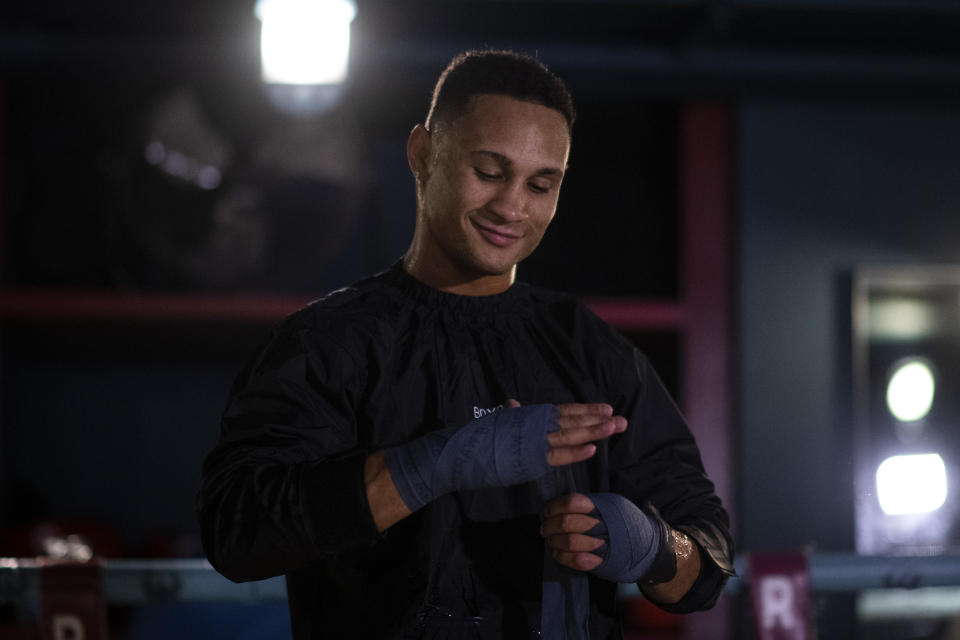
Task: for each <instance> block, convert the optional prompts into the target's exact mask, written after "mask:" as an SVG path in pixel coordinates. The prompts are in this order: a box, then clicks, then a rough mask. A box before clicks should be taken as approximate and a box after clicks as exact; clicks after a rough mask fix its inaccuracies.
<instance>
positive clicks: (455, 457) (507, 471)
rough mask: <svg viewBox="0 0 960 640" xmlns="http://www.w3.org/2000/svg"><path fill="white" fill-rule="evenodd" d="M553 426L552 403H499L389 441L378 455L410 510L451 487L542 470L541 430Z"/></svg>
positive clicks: (505, 480)
mask: <svg viewBox="0 0 960 640" xmlns="http://www.w3.org/2000/svg"><path fill="white" fill-rule="evenodd" d="M559 428H560V427H559V425H558V424H557V416H556V408H555V407H554V405H552V404H534V405H529V406H523V407H518V408H516V409H500V410H498V411H495V412H493V413H491V414H487V415H485V416H483V417H482V418H477V419H476V420H472V421H470V422H468V423H467V424H466V425H465V426H463V427H462V428H450V429H440V430H438V431H433V432H431V433H428V434H426V435H424V436H422V437H420V438H417V439H416V440H412V441H411V442H408V443H406V444H403V445H399V446H396V447H391V448H389V449H387V450H386V451H385V452H384V455H385V457H384V459H385V461H386V465H387V468H388V469H389V470H390V476H391V478H392V479H393V483H394V485H395V486H396V487H397V491H398V492H399V493H400V497H401V498H402V499H403V502H404V503H405V504H406V505H407V507H409V509H410V510H411V511H416V510H417V509H419V508H420V507H422V506H423V505H425V504H427V503H428V502H430V501H431V500H433V499H435V498H437V497H438V496H441V495H443V494H445V493H450V492H451V491H457V490H470V489H484V488H490V487H508V486H511V485H515V484H522V483H524V482H529V481H531V480H535V479H537V478H539V477H540V476H542V475H544V474H546V473H547V471H549V469H550V466H549V465H548V464H547V451H548V450H549V444H548V443H547V435H548V434H549V433H551V432H553V431H556V430H557V429H559Z"/></svg>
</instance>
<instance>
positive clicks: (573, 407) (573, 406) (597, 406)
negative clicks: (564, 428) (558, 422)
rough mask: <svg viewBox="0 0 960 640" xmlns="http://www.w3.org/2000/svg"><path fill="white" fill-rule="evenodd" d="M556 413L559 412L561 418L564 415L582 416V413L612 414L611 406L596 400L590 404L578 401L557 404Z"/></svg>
mask: <svg viewBox="0 0 960 640" xmlns="http://www.w3.org/2000/svg"><path fill="white" fill-rule="evenodd" d="M557 414H559V415H560V417H561V418H562V417H566V416H583V415H595V416H612V415H613V407H611V406H610V405H609V404H607V403H605V402H596V403H592V404H580V403H570V404H558V405H557Z"/></svg>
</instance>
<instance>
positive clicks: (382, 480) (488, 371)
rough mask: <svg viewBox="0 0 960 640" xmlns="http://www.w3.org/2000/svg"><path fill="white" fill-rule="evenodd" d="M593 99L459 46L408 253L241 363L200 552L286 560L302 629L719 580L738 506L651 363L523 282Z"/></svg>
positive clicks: (706, 591) (209, 485)
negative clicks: (581, 99) (583, 103)
mask: <svg viewBox="0 0 960 640" xmlns="http://www.w3.org/2000/svg"><path fill="white" fill-rule="evenodd" d="M573 120H574V110H573V106H572V101H571V99H570V96H569V94H568V92H567V90H566V88H565V87H564V86H563V83H562V82H561V81H560V80H559V79H558V78H556V77H555V76H553V75H552V74H551V73H550V72H549V71H548V70H547V69H546V68H545V67H544V66H543V65H542V64H541V63H539V62H538V61H536V60H533V59H531V58H528V57H525V56H519V55H516V54H513V53H509V52H473V53H470V54H465V55H462V56H458V57H457V58H456V59H454V61H453V62H451V64H450V66H448V68H447V70H446V71H444V73H443V75H442V76H441V78H440V80H439V81H438V83H437V87H436V88H435V91H434V97H433V103H432V105H431V109H430V113H429V115H428V117H427V120H426V122H425V124H424V125H417V126H416V127H415V128H414V129H413V131H412V133H411V134H410V138H409V141H408V144H407V157H408V160H409V163H410V168H411V170H412V172H413V175H414V178H415V180H416V193H417V223H416V229H415V232H414V237H413V240H412V242H411V245H410V249H409V250H408V251H407V253H406V255H405V256H404V258H403V260H402V261H400V262H398V263H397V264H395V265H394V266H393V267H391V268H390V269H388V270H387V271H385V272H383V273H381V274H377V275H376V276H372V277H370V278H367V279H365V280H362V281H360V282H359V283H357V284H355V285H353V286H351V287H349V288H346V289H343V290H340V291H337V292H334V293H332V294H330V295H328V296H327V297H325V298H323V299H321V300H319V301H317V302H315V303H313V304H312V305H310V306H309V307H307V308H305V309H303V310H301V311H300V312H298V313H296V314H294V315H292V316H291V317H290V318H288V319H287V320H286V321H285V322H284V323H283V324H282V325H281V326H280V327H278V329H277V330H276V331H275V333H274V336H273V339H272V341H271V342H270V344H269V345H268V346H267V347H266V349H265V350H264V351H263V352H262V353H261V354H259V356H258V357H257V358H256V359H255V360H254V361H253V362H252V364H251V365H250V366H249V367H248V369H247V370H246V371H245V372H244V373H242V374H241V376H240V377H239V378H238V379H237V382H236V384H235V386H234V388H233V390H232V393H231V398H230V401H229V403H228V406H227V409H226V412H225V414H224V418H223V423H222V428H221V439H220V443H219V444H218V446H217V447H216V449H215V450H214V451H213V452H212V453H211V454H210V456H209V457H208V459H207V461H206V463H205V465H204V482H203V486H202V488H201V493H200V496H199V501H198V506H199V513H200V520H201V524H202V530H203V536H204V544H205V549H206V551H207V555H208V556H209V558H210V561H211V563H212V564H213V565H214V566H215V567H216V568H217V569H218V570H219V571H221V572H222V573H223V574H224V575H226V576H227V577H229V578H231V579H233V580H253V579H260V578H265V577H268V576H274V575H279V574H286V576H287V584H288V593H289V599H290V608H291V619H292V624H293V627H294V636H295V637H296V638H298V639H303V638H327V637H330V638H334V637H356V638H401V637H403V638H408V637H410V638H420V637H427V638H465V637H475V638H526V637H537V634H542V637H548V638H554V637H556V638H563V637H566V638H586V637H589V638H615V637H619V629H618V625H617V621H616V617H615V604H616V591H617V583H619V582H637V583H638V584H640V586H641V589H642V590H643V591H644V593H645V594H646V595H647V596H648V597H649V598H650V599H652V600H653V601H654V602H656V603H658V604H659V605H660V606H662V607H663V608H665V609H667V610H670V611H677V612H685V611H692V610H695V609H700V608H706V607H709V606H712V604H713V602H714V601H715V600H716V597H717V595H718V594H719V592H720V590H721V589H722V587H723V584H724V582H725V580H726V576H727V575H729V573H730V572H731V553H732V552H731V544H730V538H729V534H728V532H727V527H728V520H727V514H726V512H725V511H724V509H723V507H722V505H721V504H720V500H719V499H718V498H717V497H716V495H715V494H714V491H713V485H712V484H711V483H710V481H709V480H708V479H707V478H706V476H705V474H704V472H703V467H702V464H701V462H700V457H699V453H698V451H697V448H696V444H695V443H694V441H693V438H692V436H691V435H690V432H689V430H688V429H687V427H686V426H685V424H684V423H683V420H682V418H681V417H680V416H679V414H678V413H677V411H676V408H675V407H674V404H673V403H672V401H671V400H670V398H669V397H668V396H667V394H666V393H665V392H664V390H663V388H662V386H661V385H660V383H659V381H658V379H657V377H656V375H655V373H654V372H653V370H652V369H651V367H650V365H649V364H648V362H647V360H646V359H645V358H644V357H643V356H642V355H641V354H640V353H638V352H637V351H636V350H635V349H634V348H633V347H632V346H631V345H630V344H629V343H628V342H626V340H624V339H623V338H622V337H621V336H620V335H618V334H617V333H616V332H615V331H613V330H612V329H611V328H609V327H608V326H607V325H606V324H604V323H603V322H602V321H600V320H599V319H598V318H596V317H595V316H594V315H592V314H591V313H590V312H589V311H587V310H586V309H585V308H584V307H583V306H581V305H580V304H578V303H577V302H575V301H574V300H572V299H570V298H568V297H566V296H563V295H559V294H555V293H552V292H549V291H545V290H542V289H539V288H535V287H530V286H527V285H524V284H522V283H518V282H516V281H515V274H516V265H517V263H518V262H520V261H521V260H523V259H524V258H525V257H527V256H528V255H529V254H530V253H531V252H532V251H533V250H534V249H535V248H536V246H537V244H538V243H539V242H540V239H541V238H542V236H543V233H544V231H545V230H546V228H547V226H548V225H549V223H550V221H551V219H552V218H553V215H554V212H555V210H556V205H557V198H558V195H559V190H560V185H561V182H562V180H563V176H564V173H565V170H566V165H567V156H568V153H569V150H570V140H571V137H570V136H571V128H572V125H573ZM571 259H576V256H571Z"/></svg>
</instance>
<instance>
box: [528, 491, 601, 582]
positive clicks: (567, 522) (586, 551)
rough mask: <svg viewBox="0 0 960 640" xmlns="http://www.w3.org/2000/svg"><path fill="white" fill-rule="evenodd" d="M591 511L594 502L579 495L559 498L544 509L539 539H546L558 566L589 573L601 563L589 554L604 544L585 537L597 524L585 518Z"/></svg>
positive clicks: (593, 555)
mask: <svg viewBox="0 0 960 640" xmlns="http://www.w3.org/2000/svg"><path fill="white" fill-rule="evenodd" d="M593 509H594V504H593V502H592V501H591V500H590V498H588V497H587V496H585V495H583V494H582V493H569V494H567V495H563V496H559V497H557V498H554V499H553V500H551V501H549V502H548V503H547V505H546V507H544V510H543V523H542V524H541V525H540V535H542V536H543V537H544V538H546V540H547V544H548V545H549V546H550V548H551V550H552V551H553V557H554V559H555V560H556V561H557V562H558V563H559V564H562V565H564V566H567V567H570V568H571V569H578V570H580V571H590V570H591V569H594V568H596V567H597V566H598V565H599V564H600V563H601V562H602V561H603V559H602V558H601V557H600V556H598V555H595V554H593V553H591V552H592V551H594V550H595V549H598V548H599V547H601V546H602V545H603V544H604V541H603V540H602V539H601V538H595V537H593V536H588V535H586V532H587V531H590V529H592V528H593V527H595V526H596V525H597V523H598V522H599V520H597V519H596V518H594V517H591V516H589V515H587V514H588V513H590V512H591V511H593Z"/></svg>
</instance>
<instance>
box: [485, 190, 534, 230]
mask: <svg viewBox="0 0 960 640" xmlns="http://www.w3.org/2000/svg"><path fill="white" fill-rule="evenodd" d="M526 204H527V198H526V191H525V190H524V185H523V183H522V182H521V181H509V182H505V183H504V184H503V186H502V188H501V189H499V190H498V191H497V193H496V195H495V196H494V197H493V198H492V199H491V200H490V203H489V205H488V208H489V209H490V211H492V212H493V213H495V214H496V215H498V216H499V217H501V218H502V219H503V220H504V221H507V222H515V221H517V220H523V219H524V218H526V217H527V212H526Z"/></svg>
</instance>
